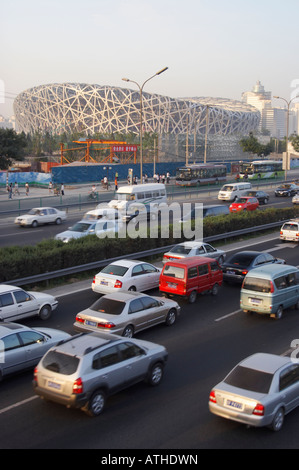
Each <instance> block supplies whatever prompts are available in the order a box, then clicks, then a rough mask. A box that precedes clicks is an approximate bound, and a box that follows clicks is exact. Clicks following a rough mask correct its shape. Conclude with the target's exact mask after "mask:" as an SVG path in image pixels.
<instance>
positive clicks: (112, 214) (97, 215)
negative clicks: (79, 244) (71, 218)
mask: <svg viewBox="0 0 299 470" xmlns="http://www.w3.org/2000/svg"><path fill="white" fill-rule="evenodd" d="M102 218H105V219H118V218H119V213H118V211H117V210H116V209H112V208H111V207H103V203H101V204H99V205H98V206H97V207H96V209H93V210H91V211H88V212H86V213H85V214H84V216H83V217H82V219H84V220H99V219H102Z"/></svg>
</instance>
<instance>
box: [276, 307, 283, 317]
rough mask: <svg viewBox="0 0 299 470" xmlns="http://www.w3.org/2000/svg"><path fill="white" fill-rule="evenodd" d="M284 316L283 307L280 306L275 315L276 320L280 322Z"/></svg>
mask: <svg viewBox="0 0 299 470" xmlns="http://www.w3.org/2000/svg"><path fill="white" fill-rule="evenodd" d="M282 314H283V307H282V305H279V307H278V309H277V312H276V313H275V319H276V320H280V319H281V317H282Z"/></svg>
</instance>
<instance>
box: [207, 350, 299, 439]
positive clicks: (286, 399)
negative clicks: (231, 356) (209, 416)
mask: <svg viewBox="0 0 299 470" xmlns="http://www.w3.org/2000/svg"><path fill="white" fill-rule="evenodd" d="M298 405H299V363H298V362H297V361H296V362H294V361H293V360H292V359H291V358H290V357H286V356H277V355H275V354H266V353H257V354H253V355H252V356H250V357H248V358H246V359H244V360H243V361H242V362H240V363H239V364H238V365H237V366H236V367H235V368H234V369H233V370H232V371H231V372H230V373H229V374H228V375H227V376H226V377H225V379H224V380H223V381H222V382H220V383H219V384H218V385H216V386H215V387H214V388H213V389H212V391H211V393H210V398H209V409H210V411H211V412H212V413H214V414H215V415H218V416H221V417H223V418H228V419H231V420H233V421H238V422H240V423H244V424H247V425H249V426H254V427H261V426H269V427H270V428H271V429H272V430H273V431H279V430H280V429H281V427H282V425H283V422H284V416H285V415H286V414H287V413H289V412H290V411H292V410H293V409H294V408H296V407H297V406H298Z"/></svg>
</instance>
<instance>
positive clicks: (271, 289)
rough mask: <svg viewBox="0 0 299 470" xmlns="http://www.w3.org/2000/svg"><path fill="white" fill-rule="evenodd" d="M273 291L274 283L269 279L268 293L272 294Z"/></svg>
mask: <svg viewBox="0 0 299 470" xmlns="http://www.w3.org/2000/svg"><path fill="white" fill-rule="evenodd" d="M273 292H274V284H273V282H272V281H270V293H271V294H273Z"/></svg>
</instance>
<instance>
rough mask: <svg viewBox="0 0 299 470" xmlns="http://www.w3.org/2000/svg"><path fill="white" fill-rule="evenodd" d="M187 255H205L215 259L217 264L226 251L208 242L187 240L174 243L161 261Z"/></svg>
mask: <svg viewBox="0 0 299 470" xmlns="http://www.w3.org/2000/svg"><path fill="white" fill-rule="evenodd" d="M189 256H206V257H208V258H214V259H217V261H218V262H219V264H222V263H223V261H224V260H225V257H226V253H225V251H223V250H219V249H217V248H214V247H213V246H212V245H210V244H209V243H205V242H202V241H187V242H183V243H179V244H178V245H175V246H174V247H173V248H171V250H169V251H168V252H167V253H165V254H164V256H163V260H162V262H163V263H166V261H171V260H176V259H182V258H188V257H189Z"/></svg>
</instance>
